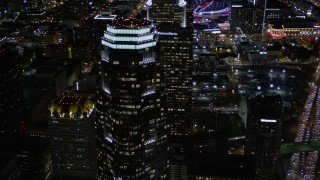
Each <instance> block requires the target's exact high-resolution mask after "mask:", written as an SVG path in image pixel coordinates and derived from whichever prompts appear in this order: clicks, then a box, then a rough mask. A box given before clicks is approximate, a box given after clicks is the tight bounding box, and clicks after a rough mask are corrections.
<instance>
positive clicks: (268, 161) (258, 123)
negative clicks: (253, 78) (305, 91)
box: [247, 95, 283, 179]
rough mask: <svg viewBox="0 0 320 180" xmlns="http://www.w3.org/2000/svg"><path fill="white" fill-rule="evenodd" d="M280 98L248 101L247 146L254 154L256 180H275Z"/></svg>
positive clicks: (264, 97) (278, 145) (277, 157)
mask: <svg viewBox="0 0 320 180" xmlns="http://www.w3.org/2000/svg"><path fill="white" fill-rule="evenodd" d="M282 104H283V103H282V98H281V96H279V95H278V96H262V95H261V96H257V97H255V98H254V99H251V100H250V101H249V110H250V113H249V121H250V122H249V124H248V135H247V137H248V139H247V140H248V142H249V143H248V144H247V149H249V153H251V154H254V156H255V158H254V167H255V169H254V173H255V177H256V179H276V173H277V169H278V167H279V166H278V165H279V151H280V138H281V124H282V123H281V119H280V118H281V115H282V110H283V105H282Z"/></svg>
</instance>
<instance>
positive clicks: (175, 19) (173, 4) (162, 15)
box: [150, 0, 187, 27]
mask: <svg viewBox="0 0 320 180" xmlns="http://www.w3.org/2000/svg"><path fill="white" fill-rule="evenodd" d="M186 5H187V3H186V2H185V1H184V0H176V1H172V0H152V7H151V9H150V19H151V20H153V21H154V22H155V24H156V25H159V24H161V23H163V22H171V23H178V24H180V26H182V27H186V24H187V22H186Z"/></svg>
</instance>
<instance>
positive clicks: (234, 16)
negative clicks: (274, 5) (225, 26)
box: [230, 0, 264, 34]
mask: <svg viewBox="0 0 320 180" xmlns="http://www.w3.org/2000/svg"><path fill="white" fill-rule="evenodd" d="M259 2H260V1H259ZM263 6H264V4H261V3H256V1H254V2H248V1H240V0H233V1H232V2H231V15H230V33H231V34H236V33H244V34H261V32H262V23H263Z"/></svg>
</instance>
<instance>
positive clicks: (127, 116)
mask: <svg viewBox="0 0 320 180" xmlns="http://www.w3.org/2000/svg"><path fill="white" fill-rule="evenodd" d="M156 43H157V37H156V34H155V29H154V27H153V24H152V22H151V21H148V20H144V19H136V18H135V17H128V18H117V19H114V20H113V23H112V25H108V26H107V30H106V31H105V33H104V36H103V38H102V44H103V47H104V50H103V51H102V60H101V61H100V62H99V64H100V83H101V84H100V89H99V93H98V100H97V121H96V132H97V151H98V179H137V180H140V179H164V178H166V177H167V171H168V161H167V153H168V143H167V141H168V140H167V138H168V130H169V126H168V125H167V122H166V121H167V120H166V108H165V101H166V96H165V95H164V92H163V84H162V75H161V73H160V64H159V63H158V62H157V61H156V59H155V52H154V48H155V46H156Z"/></svg>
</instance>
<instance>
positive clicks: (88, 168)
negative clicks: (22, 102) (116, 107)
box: [49, 96, 96, 179]
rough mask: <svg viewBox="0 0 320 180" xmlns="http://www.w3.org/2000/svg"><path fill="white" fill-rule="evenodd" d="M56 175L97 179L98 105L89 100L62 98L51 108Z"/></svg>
mask: <svg viewBox="0 0 320 180" xmlns="http://www.w3.org/2000/svg"><path fill="white" fill-rule="evenodd" d="M49 111H50V118H49V133H50V142H51V157H52V166H53V172H54V176H56V177H57V178H66V179H77V178H87V179H94V178H95V169H96V160H95V157H96V154H95V138H94V137H95V136H94V135H95V133H94V105H93V103H92V102H91V101H90V100H89V99H88V98H86V97H81V96H62V97H59V98H57V99H55V100H53V101H52V103H51V105H50V106H49Z"/></svg>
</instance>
